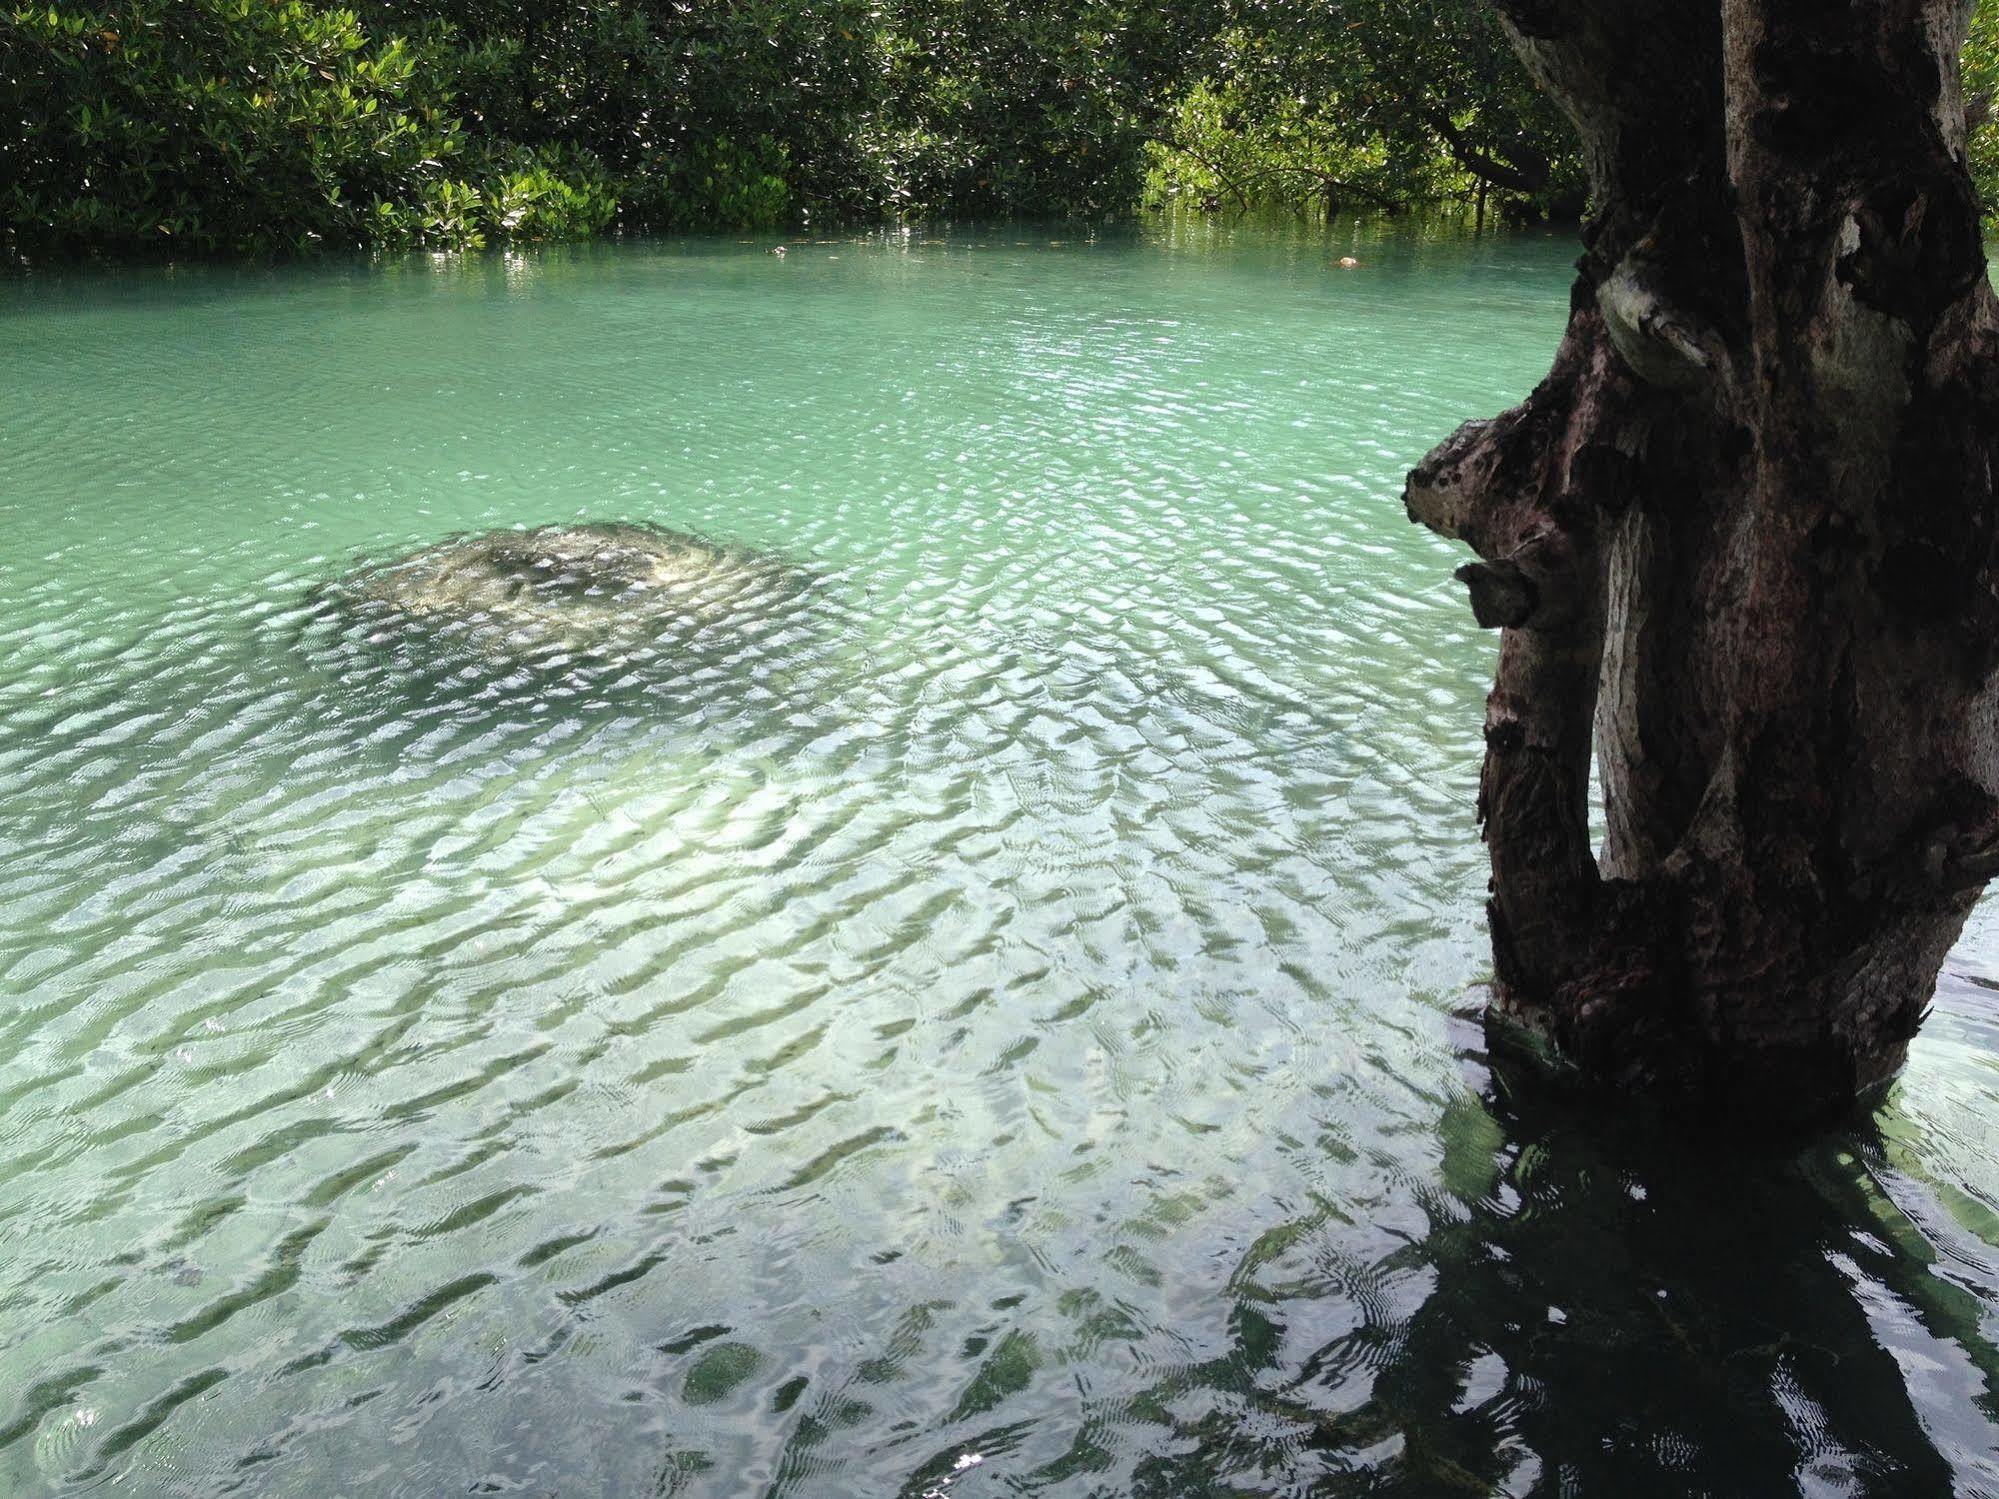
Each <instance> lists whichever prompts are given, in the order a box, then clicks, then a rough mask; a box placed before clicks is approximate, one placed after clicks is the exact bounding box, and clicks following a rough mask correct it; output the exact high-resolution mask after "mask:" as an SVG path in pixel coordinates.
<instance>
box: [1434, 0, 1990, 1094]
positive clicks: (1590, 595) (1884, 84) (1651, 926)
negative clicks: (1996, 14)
mask: <svg viewBox="0 0 1999 1499" xmlns="http://www.w3.org/2000/svg"><path fill="white" fill-rule="evenodd" d="M1495 3H1496V4H1497V5H1498V6H1499V9H1500V11H1501V13H1502V15H1503V17H1504V19H1505V21H1506V23H1507V25H1508V28H1509V30H1510V32H1511V33H1512V36H1513V39H1514V42H1515V45H1516V47H1517V48H1518V50H1519V52H1520V54H1521V56H1522V57H1523V58H1524V59H1525V60H1526V62H1527V64H1528V66H1529V68H1530V69H1532V71H1533V72H1534V74H1535V75H1536V77H1537V78H1538V79H1539V80H1540V81H1541V82H1542V83H1543V84H1544V86H1546V87H1547V88H1548V89H1549V90H1550V92H1551V93H1552V94H1553V95H1554V96H1555V97H1557V98H1558V99H1559V100H1561V102H1562V103H1563V104H1564V106H1565V107H1566V108H1567V109H1568V110H1569V112H1570V114H1571V115H1572V116H1573V118H1574V120H1575V122H1576V125H1577V126H1578V128H1579V129H1580V130H1581V132H1582V138H1583V141H1584V144H1585V150H1586V154H1587V157H1588V161H1589V166H1590V171H1591V175H1592V179H1593V184H1594V191H1595V203H1596V207H1595V212H1594V216H1593V218H1592V220H1591V222H1590V223H1589V225H1588V226H1587V228H1586V229H1585V231H1584V243H1585V247H1586V248H1585V253H1584V255H1583V258H1582V260H1581V262H1580V267H1579V269H1580V271H1581V276H1580V279H1579V280H1578V282H1577V284H1576V289H1575V297H1574V303H1573V311H1572V314H1571V317H1570V320H1569V327H1568V332H1567V335H1566V337H1565V339H1564V340H1563V343H1562V346H1561V349H1560V351H1559V352H1558V354H1557V355H1556V359H1555V366H1554V369H1553V372H1552V373H1551V374H1550V375H1549V376H1548V378H1547V380H1546V381H1545V382H1544V383H1543V384H1542V385H1541V386H1540V388H1539V389H1537V390H1536V391H1535V392H1534V394H1533V395H1532V396H1531V397H1529V398H1528V400H1527V401H1526V403H1525V404H1524V405H1522V406H1520V407H1518V408H1516V409H1515V410H1513V411H1510V412H1507V413H1506V414H1505V415H1503V416H1500V417H1497V418H1495V419H1493V420H1490V421H1483V422H1473V423H1471V424H1469V425H1467V426H1466V427H1464V428H1463V429H1461V430H1460V431H1459V432H1458V433H1457V434H1456V435H1455V436H1453V437H1452V438H1451V439H1450V440H1449V441H1448V442H1446V443H1444V445H1443V446H1442V447H1440V448H1438V449H1437V451H1436V452H1434V453H1432V454H1431V455H1430V456H1429V457H1428V458H1427V459H1425V460H1424V462H1423V463H1422V464H1421V466H1419V467H1418V468H1417V469H1416V471H1415V472H1414V473H1413V474H1411V475H1410V478H1409V486H1408V492H1407V496H1406V499H1407V504H1408V508H1409V513H1410V515H1411V517H1412V518H1413V519H1415V520H1418V521H1421V522H1422V523H1423V524H1425V525H1427V526H1429V527H1431V528H1432V529H1433V530H1435V531H1438V532H1439V533H1441V534H1443V535H1445V536H1450V537H1456V538H1458V539H1461V540H1463V541H1464V542H1466V543H1468V544H1469V545H1470V546H1471V548H1472V549H1473V550H1474V551H1475V552H1477V553H1478V555H1479V557H1480V559H1481V560H1480V561H1477V562H1474V563H1471V564H1469V565H1467V566H1466V567H1464V568H1462V569H1460V571H1459V577H1460V578H1462V579H1463V580H1464V581H1465V582H1466V583H1467V584H1468V585H1469V587H1470V590H1471V601H1472V607H1473V609H1474V611H1475V612H1476V614H1477V616H1478V619H1479V622H1480V623H1481V624H1484V625H1487V626H1497V627H1500V628H1501V629H1502V630H1503V632H1504V633H1503V634H1502V636H1501V645H1500V657H1499V669H1498V680H1497V682H1496V684H1495V685H1494V687H1493V690H1492V696H1491V699H1490V701H1489V704H1488V707H1487V714H1486V745H1487V749H1486V763H1485V772H1484V776H1483V781H1482V785H1481V791H1480V798H1479V812H1480V818H1481V820H1482V822H1483V825H1484V828H1485V837H1486V842H1487V844H1488V845H1489V847H1490V851H1491V857H1492V900H1491V905H1490V915H1491V925H1492V939H1493V954H1494V962H1495V967H1496V971H1497V977H1498V994H1497V1005H1498V1007H1499V1010H1500V1011H1501V1013H1502V1014H1503V1015H1505V1016H1507V1017H1509V1018H1511V1019H1514V1020H1517V1021H1523V1022H1525V1023H1526V1024H1528V1025H1530V1026H1531V1027H1534V1028H1536V1029H1538V1030H1540V1031H1542V1032H1544V1033H1546V1034H1547V1035H1548V1036H1549V1037H1551V1038H1552V1039H1553V1041H1554V1042H1555V1043H1556V1045H1557V1046H1558V1048H1559V1049H1560V1050H1561V1052H1563V1053H1564V1054H1565V1055H1566V1056H1567V1057H1569V1058H1570V1059H1572V1060H1573V1061H1574V1062H1576V1063H1577V1064H1579V1065H1580V1067H1581V1068H1582V1069H1583V1071H1584V1072H1585V1073H1586V1074H1587V1075H1589V1076H1592V1077H1594V1078H1596V1079H1598V1080H1601V1081H1604V1082H1607V1083H1611V1084H1613V1085H1615V1086H1619V1087H1624V1088H1630V1089H1633V1090H1647V1091H1652V1092H1661V1093H1668V1094H1675V1095H1679V1096H1683V1097H1685V1096H1694V1097H1698V1098H1700V1099H1701V1100H1703V1102H1704V1103H1709V1104H1711V1103H1715V1102H1722V1103H1728V1104H1734V1105H1741V1106H1747V1107H1749V1108H1752V1109H1759V1110H1774V1111H1776V1112H1779V1113H1782V1114H1787V1115H1791V1116H1795V1117H1810V1116H1816V1115H1821V1114H1824V1113H1826V1112H1828V1111H1830V1110H1832V1109H1835V1108H1838V1107H1839V1106H1841V1105H1842V1104H1843V1103H1845V1102H1847V1101H1849V1100H1851V1099H1852V1098H1853V1097H1854V1096H1855V1095H1856V1094H1857V1093H1858V1092H1860V1091H1861V1090H1864V1089H1865V1088H1867V1087H1868V1086H1869V1085H1871V1084H1873V1083H1875V1082H1877V1081H1879V1080H1881V1079H1883V1078H1885V1077H1887V1076H1889V1075H1890V1074H1892V1073H1893V1071H1894V1070H1895V1069H1896V1068H1897V1067H1898V1066H1899V1065H1900V1064H1901V1061H1902V1059H1903V1056H1904V1053H1905V1051H1906V1048H1907V1044H1908V1041H1909V1038H1910V1037H1911V1036H1912V1035H1913V1034H1914V1033H1915V1031H1916V1028H1917V1026H1918V1024H1919V1023H1920V1021H1921V1018H1922V1015H1923V1013H1924V1010H1925V1007H1926V1005H1927V1003H1928V1000H1929V997H1930V994H1931V991H1932V988H1933V986H1934V983H1935V980H1936V975H1937V971H1938V968H1939V966H1940V965H1941V963H1942V961H1943V958H1944V954H1945V952H1946V951H1947V949H1948V948H1949V946H1950V944H1951V942H1952V941H1953V940H1954V939H1955V938H1956V936H1957V934H1958V931H1959V930H1960V928H1961V927H1962V925H1963V922H1964V918H1965V916H1966V914H1967V912H1968V911H1969V910H1970V907H1971V905H1972V902H1973V901H1974V899H1975V898H1976V896H1977V894H1978V892H1979V890H1980V889H1981V888H1982V887H1983V885H1984V883H1985V882H1986V880H1987V878H1988V877H1989V876H1991V875H1992V874H1993V873H1994V872H1995V870H1999V717H1995V709H1999V702H1995V668H1999V595H1995V591H1994V585H1995V582H1999V552H1995V543H1999V534H1996V533H1995V503H1994V488H1993V458H1994V449H1995V446H1999V358H1995V354H1999V308H1995V303H1994V298H1993V295H1992V292H1991V290H1990V287H1989V285H1988V283H1987V280H1986V275H1985V259H1984V253H1983V248H1982V245H1981V242H1980V232H1979V209H1978V203H1977V198H1976V194H1975V191H1974V189H1973V187H1972V183H1971V178H1970V175H1969V173H1968V171H1967V169H1966V165H1965V160H1964V101H1963V96H1962V94H1961V91H1960V88H1959V83H1958V72H1957V55H1958V50H1959V48H1960V46H1961V45H1962V41H1963V37H1964V31H1965V26H1966V24H1967V22H1968V17H1969V10H1970V5H1969V3H1968V0H1847V3H1840V4H1828V3H1826V0H1705V3H1703V0H1495ZM1592 745H1594V748H1595V751H1596V754H1597V757H1598V768H1599V773H1600V776H1601V781H1602V789H1603V796H1604V802H1605V807H1606V812H1607V816H1608V836H1607V839H1606V842H1605V845H1604V847H1603V849H1602V850H1601V853H1600V855H1599V854H1598V852H1597V851H1596V850H1594V849H1593V848H1592V846H1591V839H1590V832H1589V823H1588V790H1589V766H1590V754H1591V749H1592Z"/></svg>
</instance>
